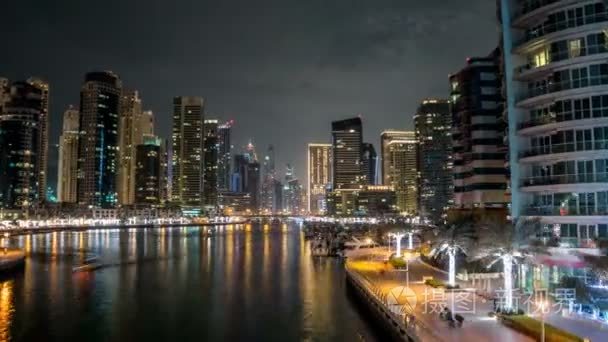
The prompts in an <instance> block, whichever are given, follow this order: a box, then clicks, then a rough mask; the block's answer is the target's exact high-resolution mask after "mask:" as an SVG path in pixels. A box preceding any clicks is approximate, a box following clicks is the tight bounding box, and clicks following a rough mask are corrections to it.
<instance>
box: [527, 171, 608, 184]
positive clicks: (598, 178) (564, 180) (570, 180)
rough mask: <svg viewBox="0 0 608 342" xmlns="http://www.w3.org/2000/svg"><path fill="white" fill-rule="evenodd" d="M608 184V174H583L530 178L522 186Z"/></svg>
mask: <svg viewBox="0 0 608 342" xmlns="http://www.w3.org/2000/svg"><path fill="white" fill-rule="evenodd" d="M604 182H608V173H605V172H600V173H582V174H568V175H553V176H538V177H528V178H524V179H523V180H522V186H538V185H553V184H578V183H604Z"/></svg>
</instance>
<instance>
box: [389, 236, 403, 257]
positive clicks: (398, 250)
mask: <svg viewBox="0 0 608 342" xmlns="http://www.w3.org/2000/svg"><path fill="white" fill-rule="evenodd" d="M389 236H390V237H392V238H395V240H396V241H397V243H396V248H397V252H396V254H395V255H396V256H397V257H398V258H399V257H401V239H403V237H404V236H405V234H404V233H390V234H389Z"/></svg>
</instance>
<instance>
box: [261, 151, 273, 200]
mask: <svg viewBox="0 0 608 342" xmlns="http://www.w3.org/2000/svg"><path fill="white" fill-rule="evenodd" d="M262 173H263V175H262V177H263V181H262V194H261V209H262V210H265V211H267V212H273V211H274V208H275V199H274V197H275V193H274V192H275V191H274V190H275V184H274V183H275V180H276V170H275V154H274V146H272V145H269V146H268V150H267V151H266V155H265V156H264V160H263V167H262Z"/></svg>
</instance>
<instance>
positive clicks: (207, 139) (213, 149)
mask: <svg viewBox="0 0 608 342" xmlns="http://www.w3.org/2000/svg"><path fill="white" fill-rule="evenodd" d="M203 145H204V146H203V149H204V153H205V157H204V166H205V170H204V174H203V176H204V180H203V201H204V204H205V205H206V206H212V207H215V206H216V205H217V189H218V160H219V141H218V121H217V120H205V127H204V137H203Z"/></svg>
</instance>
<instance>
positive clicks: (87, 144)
mask: <svg viewBox="0 0 608 342" xmlns="http://www.w3.org/2000/svg"><path fill="white" fill-rule="evenodd" d="M121 89H122V82H121V80H120V78H119V77H118V75H116V74H115V73H113V72H111V71H97V72H90V73H88V74H86V76H85V81H84V84H83V85H82V88H81V91H80V133H81V136H80V139H79V142H78V189H77V192H78V203H80V204H81V205H91V206H98V207H113V206H114V205H116V204H117V203H118V195H117V187H116V182H117V173H118V161H119V160H118V157H119V156H118V124H119V116H118V115H119V107H120V95H121Z"/></svg>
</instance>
